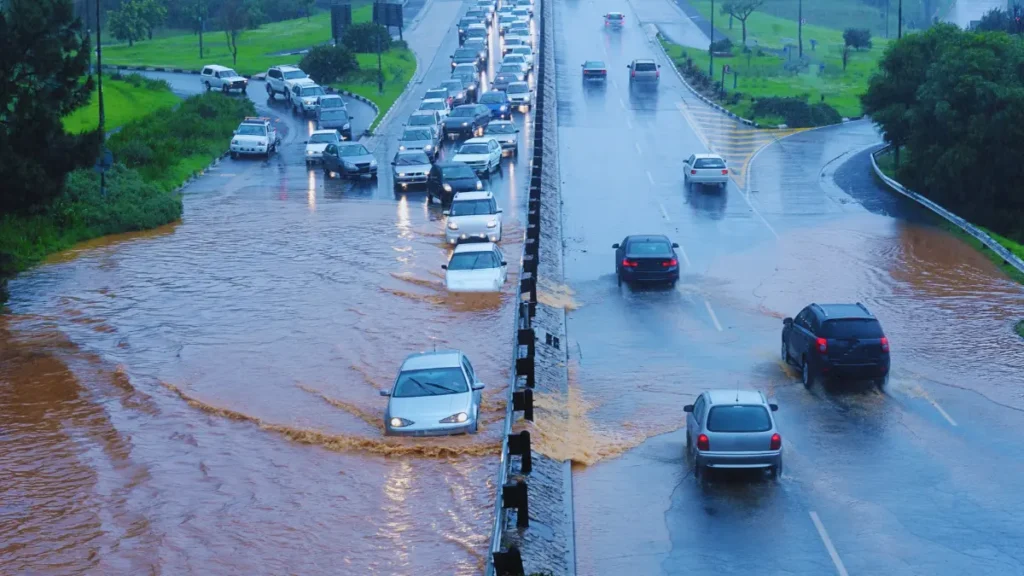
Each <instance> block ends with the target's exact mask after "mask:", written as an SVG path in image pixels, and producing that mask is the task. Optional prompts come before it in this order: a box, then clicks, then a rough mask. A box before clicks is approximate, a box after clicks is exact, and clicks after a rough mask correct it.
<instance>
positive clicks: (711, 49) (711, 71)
mask: <svg viewBox="0 0 1024 576" xmlns="http://www.w3.org/2000/svg"><path fill="white" fill-rule="evenodd" d="M708 57H709V58H710V60H708V78H711V80H712V81H714V79H715V0H711V44H708Z"/></svg>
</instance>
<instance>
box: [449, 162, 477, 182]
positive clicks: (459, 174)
mask: <svg viewBox="0 0 1024 576" xmlns="http://www.w3.org/2000/svg"><path fill="white" fill-rule="evenodd" d="M441 176H443V177H444V179H445V180H461V179H464V178H476V173H475V172H473V169H472V168H470V167H469V166H467V165H465V164H455V165H453V166H445V167H444V168H441Z"/></svg>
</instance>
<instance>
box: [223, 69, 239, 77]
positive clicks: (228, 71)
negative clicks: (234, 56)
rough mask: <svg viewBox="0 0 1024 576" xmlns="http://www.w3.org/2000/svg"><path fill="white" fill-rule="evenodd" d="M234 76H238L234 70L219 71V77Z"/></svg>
mask: <svg viewBox="0 0 1024 576" xmlns="http://www.w3.org/2000/svg"><path fill="white" fill-rule="evenodd" d="M235 76H238V72H235V71H234V70H223V71H221V73H220V77H221V78H234V77H235Z"/></svg>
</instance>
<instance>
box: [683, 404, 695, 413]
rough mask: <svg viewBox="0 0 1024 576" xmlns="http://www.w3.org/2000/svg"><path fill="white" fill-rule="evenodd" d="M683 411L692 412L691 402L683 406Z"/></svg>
mask: <svg viewBox="0 0 1024 576" xmlns="http://www.w3.org/2000/svg"><path fill="white" fill-rule="evenodd" d="M683 412H691V413H692V412H693V404H687V405H686V406H683Z"/></svg>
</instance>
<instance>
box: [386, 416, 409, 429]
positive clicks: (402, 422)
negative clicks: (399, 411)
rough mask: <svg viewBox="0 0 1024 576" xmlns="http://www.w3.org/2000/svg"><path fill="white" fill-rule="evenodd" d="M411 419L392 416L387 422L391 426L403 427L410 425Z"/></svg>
mask: <svg viewBox="0 0 1024 576" xmlns="http://www.w3.org/2000/svg"><path fill="white" fill-rule="evenodd" d="M412 423H413V422H412V420H406V419H405V418H397V417H395V418H392V419H391V420H388V424H391V427H392V428H405V427H406V426H411V425H412Z"/></svg>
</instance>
